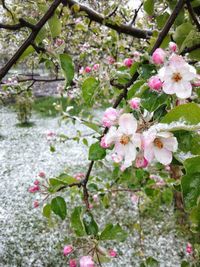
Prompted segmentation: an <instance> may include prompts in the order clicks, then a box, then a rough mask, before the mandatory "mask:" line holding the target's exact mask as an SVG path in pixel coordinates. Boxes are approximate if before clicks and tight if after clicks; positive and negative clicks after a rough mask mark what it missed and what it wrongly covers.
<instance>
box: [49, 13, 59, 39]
mask: <svg viewBox="0 0 200 267" xmlns="http://www.w3.org/2000/svg"><path fill="white" fill-rule="evenodd" d="M48 24H49V28H50V31H51V36H52V38H55V37H57V36H59V35H60V34H61V29H62V25H61V22H60V20H59V18H58V16H57V15H56V14H54V15H53V16H52V17H51V18H50V19H49V20H48Z"/></svg>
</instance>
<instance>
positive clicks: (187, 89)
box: [175, 81, 192, 99]
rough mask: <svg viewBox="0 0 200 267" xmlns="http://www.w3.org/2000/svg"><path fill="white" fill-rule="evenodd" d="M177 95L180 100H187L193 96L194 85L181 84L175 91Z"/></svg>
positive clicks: (185, 82)
mask: <svg viewBox="0 0 200 267" xmlns="http://www.w3.org/2000/svg"><path fill="white" fill-rule="evenodd" d="M175 93H176V95H177V96H178V97H179V98H180V99H186V98H188V97H190V96H191V95H192V85H191V83H190V82H187V81H184V82H182V83H179V86H177V88H176V89H175Z"/></svg>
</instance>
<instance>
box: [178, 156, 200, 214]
mask: <svg viewBox="0 0 200 267" xmlns="http://www.w3.org/2000/svg"><path fill="white" fill-rule="evenodd" d="M184 167H185V170H186V175H184V176H183V177H182V179H181V187H182V192H183V199H184V203H185V205H186V208H188V209H191V208H192V207H194V206H196V205H197V201H198V199H199V197H200V156H198V157H194V158H190V159H187V160H185V161H184Z"/></svg>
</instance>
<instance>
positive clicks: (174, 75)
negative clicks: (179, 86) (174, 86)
mask: <svg viewBox="0 0 200 267" xmlns="http://www.w3.org/2000/svg"><path fill="white" fill-rule="evenodd" d="M172 80H173V81H174V82H176V83H178V82H179V81H181V80H182V76H181V74H180V73H179V72H176V73H174V74H173V76H172Z"/></svg>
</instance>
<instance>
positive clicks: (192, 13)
mask: <svg viewBox="0 0 200 267" xmlns="http://www.w3.org/2000/svg"><path fill="white" fill-rule="evenodd" d="M186 4H187V8H188V12H189V13H190V16H191V17H192V19H193V21H194V23H195V24H196V26H197V29H198V30H199V31H200V23H199V21H198V19H197V17H196V15H195V13H194V10H193V8H192V5H191V3H190V0H186Z"/></svg>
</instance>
